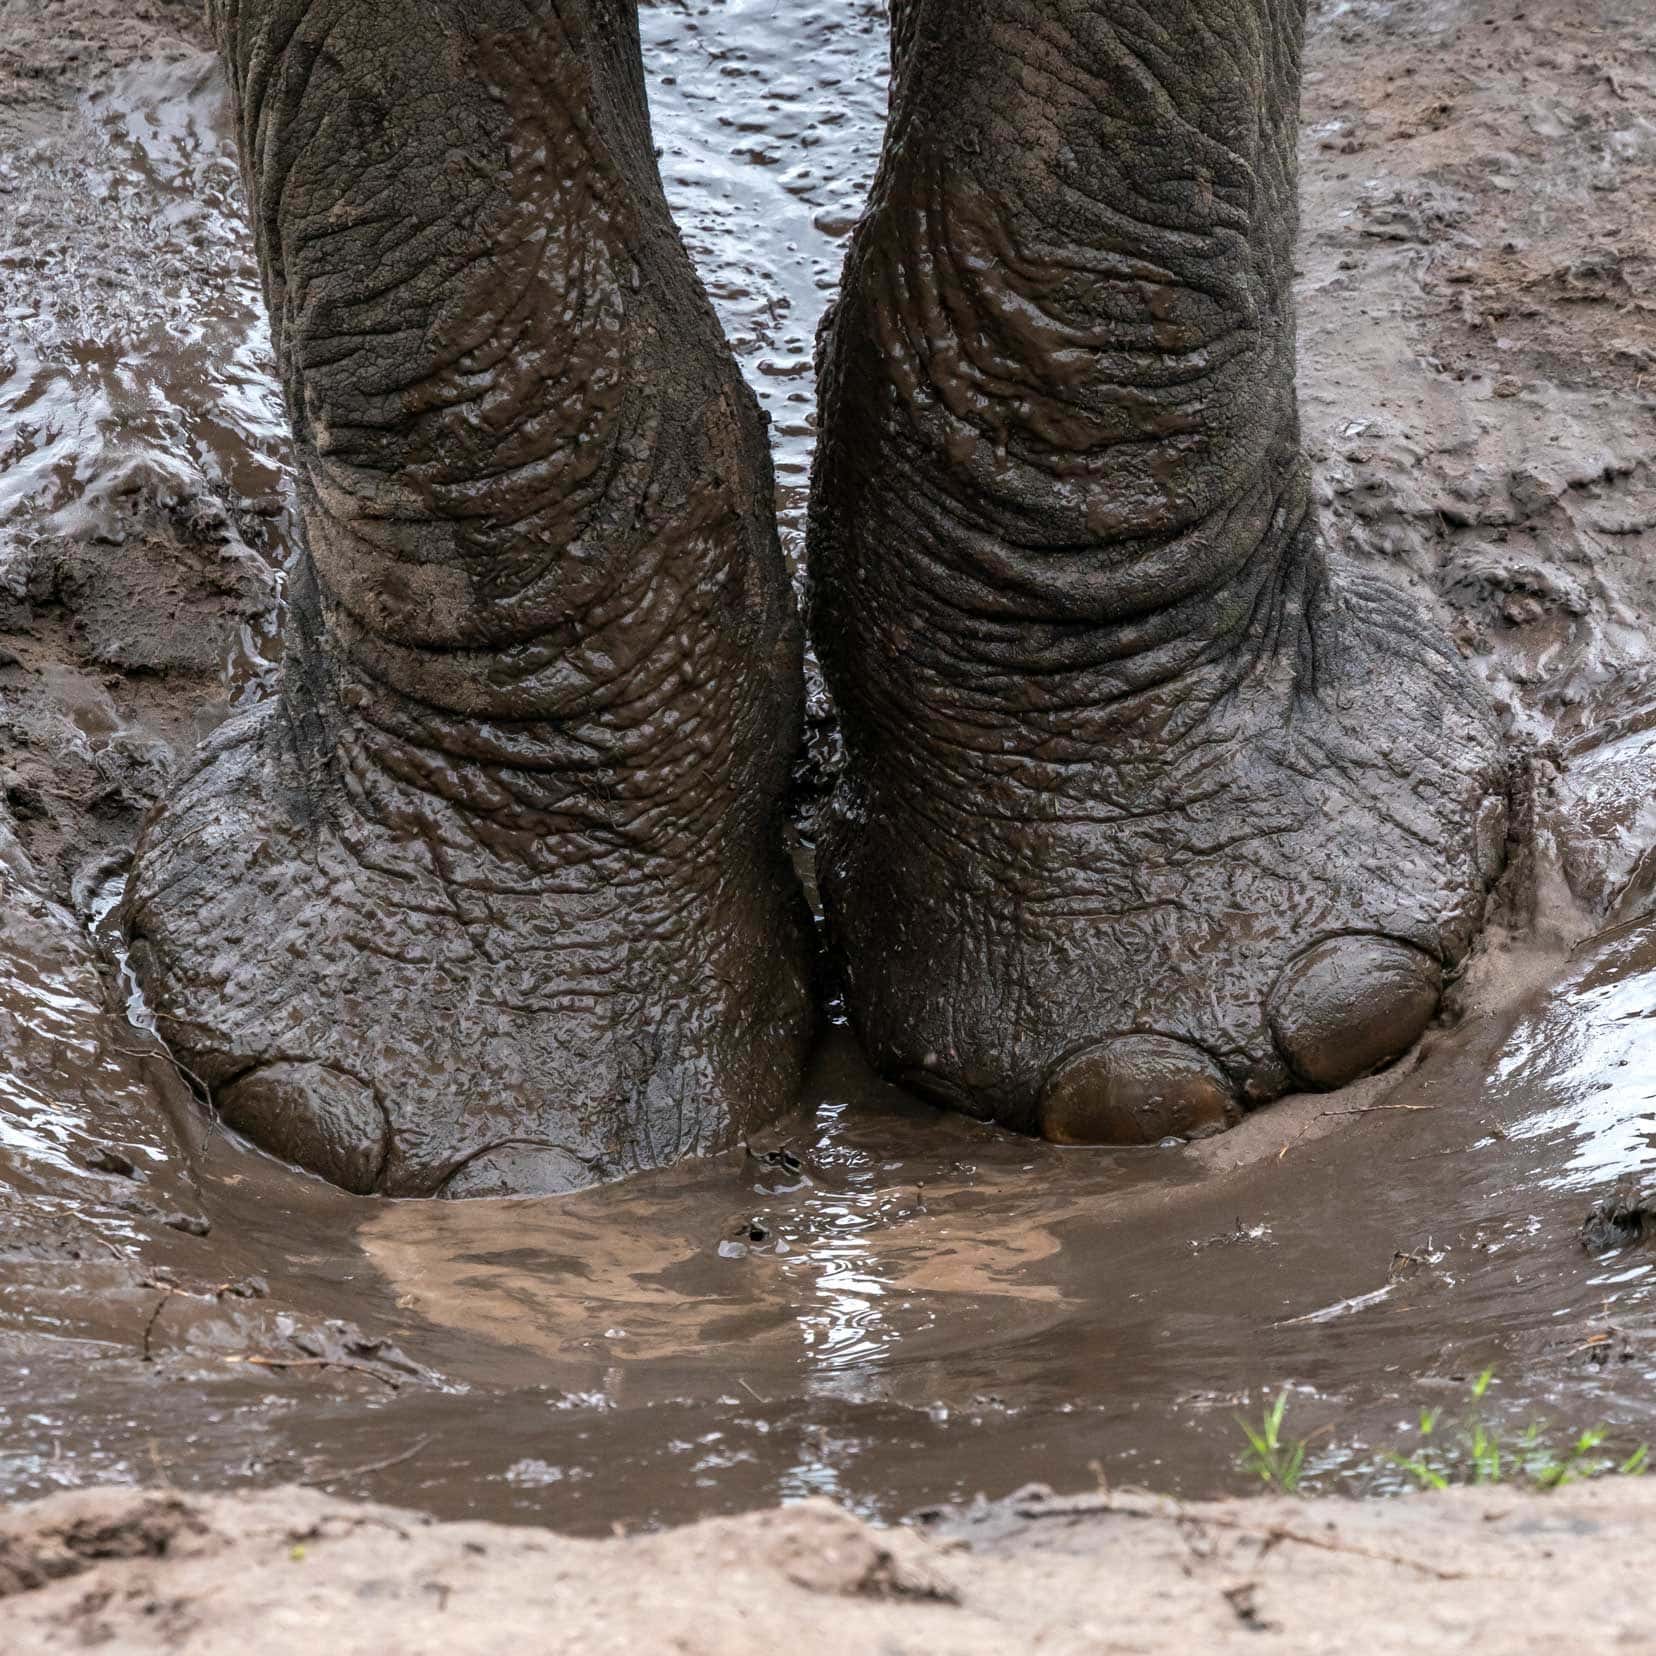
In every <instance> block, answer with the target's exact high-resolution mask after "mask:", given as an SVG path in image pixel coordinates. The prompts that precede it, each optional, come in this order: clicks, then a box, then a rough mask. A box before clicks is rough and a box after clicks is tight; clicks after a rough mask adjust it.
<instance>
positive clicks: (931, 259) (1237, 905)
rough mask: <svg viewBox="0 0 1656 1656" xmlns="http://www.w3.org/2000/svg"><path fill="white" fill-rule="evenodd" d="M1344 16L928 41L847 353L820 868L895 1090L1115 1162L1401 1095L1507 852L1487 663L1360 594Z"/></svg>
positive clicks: (1412, 613) (839, 399)
mask: <svg viewBox="0 0 1656 1656" xmlns="http://www.w3.org/2000/svg"><path fill="white" fill-rule="evenodd" d="M1301 25H1302V0H909V4H908V6H907V8H906V12H905V17H904V28H905V43H904V47H903V63H902V71H901V74H900V76H899V77H898V81H897V85H896V90H895V94H894V99H893V110H892V118H891V125H890V129H889V132H888V135H887V141H886V149H885V154H884V157H883V160H882V163H881V167H880V172H879V175H878V178H877V180H876V184H875V189H874V196H873V200H872V202H871V205H870V210H869V213H868V215H867V216H866V218H865V220H864V222H863V223H862V225H861V226H860V228H859V230H858V232H857V235H856V237H855V239H854V242H853V246H852V249H851V252H850V255H849V259H848V262H847V267H846V277H845V284H844V292H843V296H842V298H841V301H840V303H839V306H838V308H837V311H836V312H835V314H834V317H833V319H832V321H831V324H830V326H829V329H828V332H827V334H826V336H825V339H824V350H823V363H824V378H823V386H822V394H821V395H822V406H821V432H822V436H821V449H820V453H819V456H818V461H817V470H816V474H815V479H814V487H813V497H812V508H811V514H812V515H811V524H810V539H809V558H810V581H811V596H810V618H811V628H812V636H813V639H814V641H815V644H816V648H817V650H818V653H819V655H820V657H821V660H822V663H823V666H824V669H825V671H826V673H827V676H828V680H829V683H830V685H831V687H832V689H833V692H834V695H835V697H836V700H837V703H838V706H839V709H840V712H841V715H842V718H843V721H844V727H845V736H846V747H847V752H846V760H845V767H844V771H843V774H842V776H841V778H840V781H839V783H838V788H837V793H836V796H835V799H834V802H833V806H832V809H831V811H830V812H829V813H828V821H827V825H826V827H825V829H824V832H823V837H822V842H821V844H820V846H819V857H820V863H821V874H822V884H823V891H824V900H825V905H826V908H827V911H828V920H829V925H830V928H831V932H832V935H833V937H834V938H835V941H836V947H837V950H838V952H839V954H840V956H841V959H842V961H843V967H844V974H845V982H846V987H847V996H848V1003H849V1007H850V1010H851V1013H852V1016H853V1019H854V1022H855V1024H856V1027H857V1029H858V1031H859V1032H860V1034H861V1037H862V1039H863V1041H864V1043H865V1045H866V1047H867V1049H868V1050H869V1052H870V1054H871V1056H872V1057H873V1058H874V1059H875V1060H876V1062H877V1063H878V1065H879V1066H880V1067H881V1069H882V1070H884V1071H885V1072H886V1073H888V1074H890V1075H893V1076H895V1077H899V1078H902V1079H903V1080H905V1081H906V1082H907V1083H908V1084H910V1085H912V1086H914V1087H915V1088H917V1089H918V1090H920V1091H922V1092H924V1093H926V1094H927V1095H929V1096H931V1097H933V1098H936V1099H938V1100H940V1101H943V1102H946V1103H950V1104H953V1105H956V1106H958V1107H959V1108H961V1109H964V1110H967V1111H970V1112H971V1113H973V1114H974V1115H978V1116H981V1117H985V1118H993V1119H995V1120H997V1121H1000V1122H1003V1123H1005V1124H1007V1125H1009V1126H1012V1127H1016V1128H1020V1129H1024V1130H1028V1131H1039V1132H1043V1133H1045V1134H1046V1135H1048V1136H1049V1137H1051V1138H1054V1139H1058V1140H1065V1141H1079V1142H1125V1143H1136V1142H1145V1141H1155V1140H1158V1139H1160V1138H1161V1137H1163V1136H1164V1135H1177V1136H1192V1135H1196V1134H1201V1133H1205V1132H1209V1131H1213V1130H1216V1129H1218V1128H1221V1127H1223V1126H1225V1125H1228V1124H1229V1123H1231V1122H1232V1121H1234V1120H1235V1119H1236V1118H1237V1115H1238V1113H1239V1111H1240V1110H1241V1109H1243V1108H1245V1107H1247V1106H1249V1105H1251V1104H1255V1103H1262V1102H1265V1101H1268V1100H1269V1099H1271V1098H1274V1097H1276V1096H1278V1095H1279V1094H1280V1093H1282V1092H1283V1091H1285V1090H1287V1089H1289V1088H1292V1087H1300V1086H1310V1087H1333V1086H1337V1085H1340V1084H1342V1083H1344V1082H1346V1081H1348V1080H1350V1079H1352V1078H1354V1077H1356V1076H1358V1075H1360V1074H1363V1073H1365V1072H1366V1071H1368V1070H1370V1069H1373V1068H1376V1067H1378V1066H1380V1065H1382V1064H1384V1063H1386V1062H1387V1061H1389V1060H1391V1059H1394V1058H1395V1057H1397V1056H1398V1055H1399V1054H1400V1053H1402V1052H1403V1051H1405V1050H1406V1049H1407V1048H1408V1047H1409V1046H1410V1045H1411V1043H1413V1042H1414V1040H1415V1039H1416V1038H1417V1037H1418V1036H1419V1035H1420V1033H1421V1032H1422V1030H1423V1029H1424V1028H1425V1027H1426V1025H1427V1023H1428V1022H1429V1020H1430V1019H1431V1018H1432V1017H1433V1016H1434V1014H1435V1012H1436V1010H1437V1008H1438V1005H1439V997H1440V994H1441V991H1442V987H1443V984H1444V981H1445V979H1446V978H1447V977H1448V976H1449V975H1450V974H1452V973H1453V972H1454V971H1455V970H1456V969H1457V967H1458V966H1459V965H1460V963H1461V962H1462V961H1463V960H1464V958H1465V957H1466V955H1467V952H1468V950H1469V948H1470V947H1471V945H1472V944H1473V941H1474V939H1475V936H1476V934H1477V931H1478V928H1479V926H1480V924H1481V922H1482V918H1483V913H1484V908H1485V900H1486V896H1487V893H1488V890H1489V888H1490V886H1491V884H1492V882H1493V881H1494V879H1495V878H1496V876H1497V874H1498V872H1499V868H1500V864H1501V860H1502V854H1503V847H1504V842H1505V816H1506V804H1505V786H1506V761H1505V758H1504V754H1503V749H1502V743H1501V740H1500V737H1499V734H1498V731H1497V728H1496V725H1495V723H1494V719H1493V716H1492V713H1491V711H1490V709H1489V707H1488V705H1487V704H1486V702H1485V700H1484V698H1483V696H1482V694H1481V692H1480V691H1479V690H1478V689H1477V688H1476V687H1475V686H1474V685H1473V683H1472V682H1471V680H1470V678H1469V677H1468V675H1467V674H1466V672H1465V671H1464V670H1463V668H1462V665H1461V663H1460V661H1459V659H1458V657H1457V656H1456V655H1455V653H1454V651H1453V650H1452V649H1450V648H1449V647H1448V645H1447V644H1446V642H1445V641H1444V640H1442V639H1440V638H1439V637H1437V636H1435V635H1434V632H1433V630H1432V629H1431V628H1430V627H1429V626H1428V625H1427V623H1426V622H1425V620H1424V619H1423V618H1422V617H1421V616H1420V615H1419V614H1417V612H1416V609H1415V607H1414V605H1413V604H1412V603H1411V602H1410V601H1409V600H1408V599H1407V598H1406V597H1405V596H1404V595H1403V594H1402V593H1401V592H1400V591H1398V590H1397V589H1395V588H1394V587H1392V586H1391V585H1389V584H1387V583H1384V582H1381V581H1378V580H1374V579H1366V578H1363V577H1360V576H1358V575H1356V574H1354V573H1352V572H1350V571H1348V570H1344V569H1342V568H1340V567H1339V566H1338V564H1337V563H1335V562H1334V561H1333V560H1331V559H1330V557H1329V555H1328V553H1327V551H1326V549H1325V547H1324V543H1323V540H1322V537H1321V534H1320V531H1319V528H1318V524H1317V522H1316V518H1315V514H1314V512H1313V509H1312V502H1311V491H1310V484H1309V477H1308V469H1307V463H1306V460H1305V458H1304V455H1303V453H1302V450H1301V446H1300V436H1299V425H1298V413H1297V404H1296V396H1295V383H1294V376H1295V341H1294V316H1293V296H1292V276H1293V260H1294V241H1295V219H1296V174H1295V146H1296V139H1297V130H1296V129H1297V122H1298V99H1299V76H1300V45H1301Z"/></svg>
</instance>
